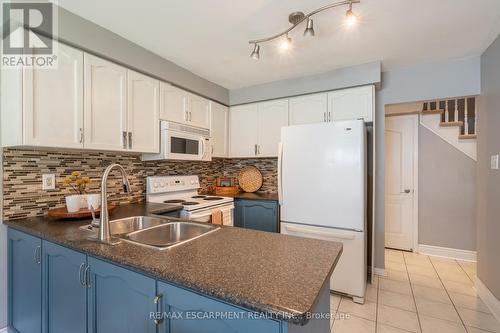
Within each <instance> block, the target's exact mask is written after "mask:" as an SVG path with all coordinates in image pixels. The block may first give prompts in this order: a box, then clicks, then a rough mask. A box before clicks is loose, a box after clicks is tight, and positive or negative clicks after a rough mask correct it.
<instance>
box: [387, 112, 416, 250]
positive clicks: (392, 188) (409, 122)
mask: <svg viewBox="0 0 500 333" xmlns="http://www.w3.org/2000/svg"><path fill="white" fill-rule="evenodd" d="M417 124H418V119H417V116H416V115H410V116H397V117H387V118H386V119H385V246H386V247H390V248H395V249H402V250H412V249H414V246H415V242H414V236H416V234H414V233H415V228H414V226H415V224H416V219H415V213H416V209H417V204H416V193H415V191H414V190H415V185H416V177H415V175H414V173H415V172H416V171H417V170H416V168H417V150H418V136H417V135H418V134H417V130H418V127H417V126H418V125H417Z"/></svg>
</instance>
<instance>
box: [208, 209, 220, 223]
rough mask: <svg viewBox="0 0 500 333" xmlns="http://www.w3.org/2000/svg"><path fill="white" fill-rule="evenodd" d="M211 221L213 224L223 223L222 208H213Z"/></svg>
mask: <svg viewBox="0 0 500 333" xmlns="http://www.w3.org/2000/svg"><path fill="white" fill-rule="evenodd" d="M211 222H212V224H223V220H222V211H221V210H220V209H214V210H212V216H211Z"/></svg>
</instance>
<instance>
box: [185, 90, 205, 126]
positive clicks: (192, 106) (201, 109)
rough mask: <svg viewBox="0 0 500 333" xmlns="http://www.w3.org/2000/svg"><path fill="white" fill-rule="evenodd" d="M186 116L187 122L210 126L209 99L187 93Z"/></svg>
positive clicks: (192, 124) (194, 124)
mask: <svg viewBox="0 0 500 333" xmlns="http://www.w3.org/2000/svg"><path fill="white" fill-rule="evenodd" d="M187 96H188V104H187V106H188V108H187V111H188V117H187V124H189V125H191V126H196V127H202V128H209V127H210V107H209V100H208V99H205V98H203V97H200V96H197V95H194V94H191V93H188V95H187Z"/></svg>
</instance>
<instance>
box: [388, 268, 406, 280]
mask: <svg viewBox="0 0 500 333" xmlns="http://www.w3.org/2000/svg"><path fill="white" fill-rule="evenodd" d="M385 273H386V276H385V277H384V278H386V279H389V280H397V281H408V279H409V278H408V273H407V272H406V271H404V272H403V271H395V270H392V269H386V270H385Z"/></svg>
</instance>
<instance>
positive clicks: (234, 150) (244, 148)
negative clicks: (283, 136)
mask: <svg viewBox="0 0 500 333" xmlns="http://www.w3.org/2000/svg"><path fill="white" fill-rule="evenodd" d="M229 119H230V125H229V132H230V139H229V145H230V147H231V148H230V149H231V154H230V155H231V157H255V156H257V144H258V134H259V107H258V105H257V104H247V105H240V106H235V107H231V110H230V113H229Z"/></svg>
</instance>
